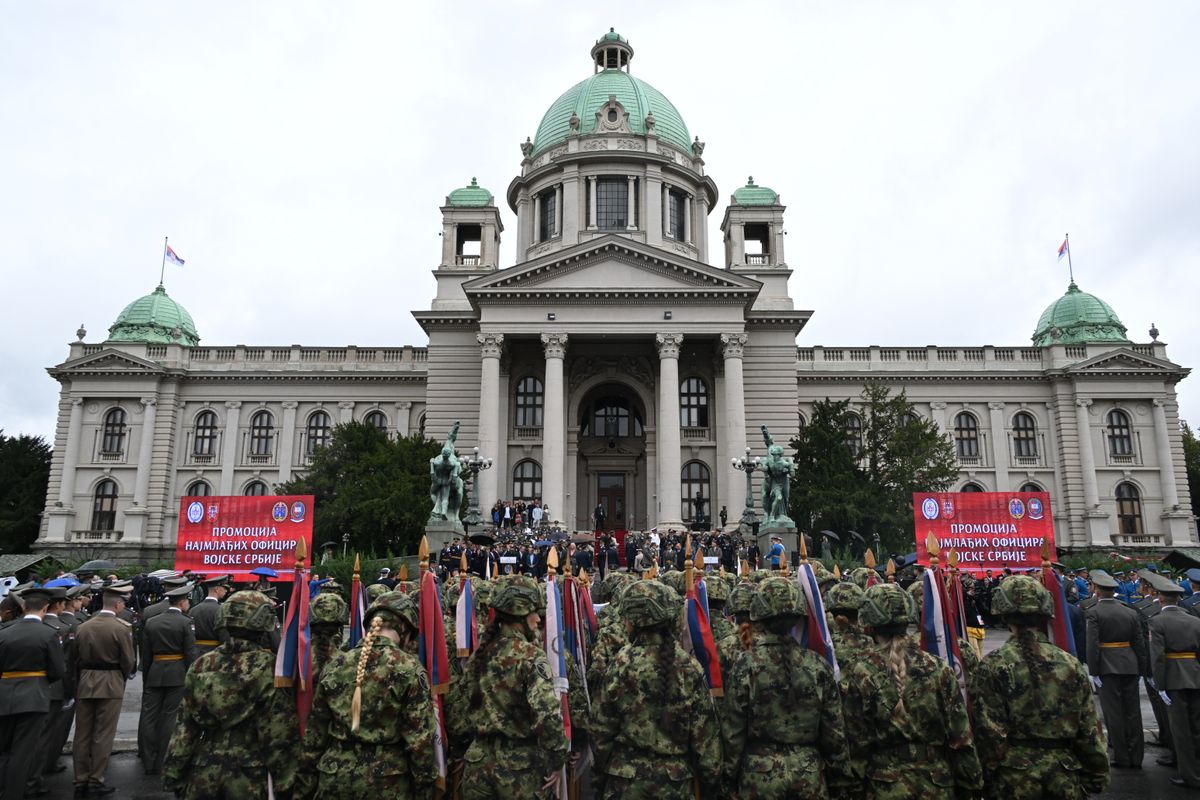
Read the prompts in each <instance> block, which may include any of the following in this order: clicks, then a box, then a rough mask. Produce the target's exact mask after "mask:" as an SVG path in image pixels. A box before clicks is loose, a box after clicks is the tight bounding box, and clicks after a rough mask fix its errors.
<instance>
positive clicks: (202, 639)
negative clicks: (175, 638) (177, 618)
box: [189, 575, 233, 655]
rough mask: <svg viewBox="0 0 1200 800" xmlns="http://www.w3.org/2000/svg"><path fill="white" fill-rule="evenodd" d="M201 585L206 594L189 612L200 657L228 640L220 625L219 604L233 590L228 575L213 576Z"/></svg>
mask: <svg viewBox="0 0 1200 800" xmlns="http://www.w3.org/2000/svg"><path fill="white" fill-rule="evenodd" d="M202 583H203V585H204V589H205V591H206V592H207V593H208V594H207V596H206V597H205V598H204V599H203V600H201V601H200V602H199V603H197V604H196V605H195V606H193V607H192V609H191V611H190V612H189V613H190V616H191V618H192V622H194V623H195V625H196V647H197V648H199V651H200V655H204V654H205V653H207V652H209V651H211V650H216V649H217V647H219V646H220V645H221V644H222V643H223V642H225V640H226V639H228V638H229V636H228V634H226V633H225V631H224V629H223V628H221V625H220V621H219V618H220V614H221V605H220V604H221V601H223V600H224V599H225V598H226V597H228V596H229V595H230V593H231V592H232V590H233V587H232V586H231V585H230V583H229V576H228V575H214V576H212V577H211V578H207V579H205V580H204V581H202Z"/></svg>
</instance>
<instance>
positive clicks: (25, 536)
mask: <svg viewBox="0 0 1200 800" xmlns="http://www.w3.org/2000/svg"><path fill="white" fill-rule="evenodd" d="M49 483H50V445H49V444H47V443H46V441H45V440H44V439H42V438H41V437H40V436H5V435H4V431H3V430H0V553H28V552H29V548H30V546H32V545H33V543H34V541H35V540H36V539H37V535H38V526H39V524H40V521H41V515H42V509H43V508H44V507H45V505H46V487H47V485H48V484H49Z"/></svg>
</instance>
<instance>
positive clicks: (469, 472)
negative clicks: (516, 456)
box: [458, 447, 492, 527]
mask: <svg viewBox="0 0 1200 800" xmlns="http://www.w3.org/2000/svg"><path fill="white" fill-rule="evenodd" d="M458 463H459V466H460V467H461V468H462V472H461V473H460V474H461V475H462V477H463V482H464V483H466V482H468V481H470V484H471V489H470V491H471V505H470V506H468V507H467V515H466V516H465V517H463V522H465V523H466V524H468V525H472V526H476V527H477V526H478V525H479V524H480V523H482V522H483V516H482V515H481V514H480V513H479V498H478V497H477V495H478V494H479V493H478V492H477V491H475V489H476V485H477V481H476V480H475V476H476V475H478V474H479V473H480V472H482V471H483V470H485V469H491V468H492V460H491V459H490V458H480V457H479V448H478V447H476V448H475V449H474V450H473V451H472V453H471V455H469V456H467V457H466V458H460V459H459V461H458Z"/></svg>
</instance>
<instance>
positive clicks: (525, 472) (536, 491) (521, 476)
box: [512, 460, 542, 500]
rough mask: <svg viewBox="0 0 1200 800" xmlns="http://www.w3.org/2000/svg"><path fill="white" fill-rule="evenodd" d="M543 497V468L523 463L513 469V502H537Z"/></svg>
mask: <svg viewBox="0 0 1200 800" xmlns="http://www.w3.org/2000/svg"><path fill="white" fill-rule="evenodd" d="M541 496H542V466H541V465H540V464H538V463H537V462H536V461H528V460H526V461H521V462H518V463H517V465H516V466H515V467H513V491H512V499H513V500H535V499H537V498H539V497H541Z"/></svg>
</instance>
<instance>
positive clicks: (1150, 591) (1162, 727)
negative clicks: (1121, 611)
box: [1133, 569, 1175, 767]
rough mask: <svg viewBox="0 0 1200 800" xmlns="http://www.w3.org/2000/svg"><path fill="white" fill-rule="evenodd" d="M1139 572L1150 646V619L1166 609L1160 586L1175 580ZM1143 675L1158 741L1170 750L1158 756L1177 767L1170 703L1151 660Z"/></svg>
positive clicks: (1139, 607)
mask: <svg viewBox="0 0 1200 800" xmlns="http://www.w3.org/2000/svg"><path fill="white" fill-rule="evenodd" d="M1135 574H1136V575H1137V577H1138V579H1139V580H1140V581H1141V584H1142V593H1143V595H1144V596H1143V597H1142V599H1141V600H1137V601H1135V602H1134V603H1133V610H1134V611H1136V612H1138V617H1139V619H1140V621H1141V623H1142V636H1143V637H1144V638H1145V639H1146V646H1147V647H1149V644H1150V621H1151V620H1152V619H1154V618H1155V617H1157V616H1158V615H1159V612H1161V611H1162V604H1161V603H1159V600H1158V589H1159V587H1161V586H1162V585H1163V584H1169V583H1171V582H1170V581H1168V580H1166V579H1165V578H1163V577H1162V576H1161V575H1158V574H1157V573H1155V572H1153V571H1151V570H1149V569H1139V570H1138V571H1137V572H1136V573H1135ZM1142 677H1143V678H1144V681H1143V682H1144V683H1145V684H1146V697H1147V698H1149V700H1150V710H1151V711H1153V712H1154V722H1155V724H1157V725H1158V743H1159V744H1160V745H1162V746H1163V747H1165V748H1167V751H1168V753H1167V755H1165V756H1159V757H1158V758H1157V759H1155V760H1156V761H1157V762H1158V763H1159V764H1162V765H1163V766H1166V767H1173V766H1175V756H1174V751H1175V748H1174V747H1173V746H1172V745H1171V717H1170V715H1169V714H1167V704H1166V703H1165V702H1163V699H1162V697H1161V696H1160V695H1159V693H1158V688H1156V687H1155V686H1154V685H1153V683H1154V679H1153V677H1152V676H1151V672H1150V664H1149V662H1147V664H1146V672H1145V673H1144V674H1143V676H1142Z"/></svg>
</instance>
